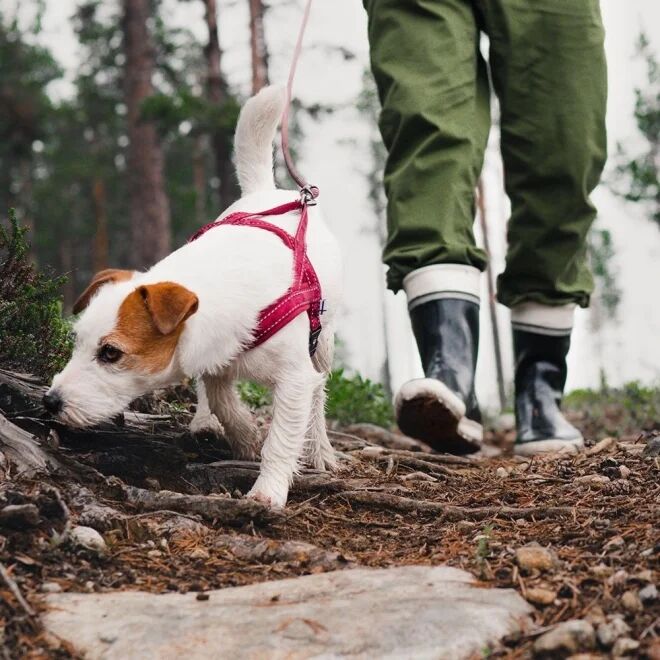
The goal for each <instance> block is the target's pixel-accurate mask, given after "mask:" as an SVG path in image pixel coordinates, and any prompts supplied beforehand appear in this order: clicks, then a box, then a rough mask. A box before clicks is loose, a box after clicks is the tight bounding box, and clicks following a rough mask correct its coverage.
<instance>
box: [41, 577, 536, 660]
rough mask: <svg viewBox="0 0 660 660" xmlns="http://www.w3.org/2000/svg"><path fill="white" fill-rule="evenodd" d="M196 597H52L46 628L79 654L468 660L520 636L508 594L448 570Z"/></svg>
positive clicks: (269, 585) (521, 615)
mask: <svg viewBox="0 0 660 660" xmlns="http://www.w3.org/2000/svg"><path fill="white" fill-rule="evenodd" d="M208 595H209V598H208V600H202V601H200V600H197V598H196V594H194V593H190V594H172V593H168V594H149V593H144V592H136V591H134V592H108V593H102V594H74V593H64V594H50V595H48V597H47V602H48V605H49V611H48V612H47V613H46V615H45V616H44V622H45V625H46V628H47V630H48V631H49V632H50V633H52V634H55V635H57V636H59V637H61V638H63V639H65V640H68V641H69V642H71V643H72V644H73V645H74V646H75V647H77V649H78V650H79V651H81V652H82V653H83V654H84V655H85V657H86V658H89V659H92V660H93V659H94V658H103V659H104V660H113V659H116V660H119V659H121V660H130V659H131V658H140V660H149V659H154V660H155V659H156V658H158V660H168V659H172V660H173V659H174V658H182V657H185V658H186V660H195V659H202V658H217V657H227V658H263V657H267V658H275V659H280V658H282V659H283V658H287V659H293V660H296V659H300V658H324V659H330V658H344V657H351V658H373V657H378V658H392V659H393V658H401V657H409V658H413V657H414V658H434V659H438V658H448V659H449V658H452V659H455V658H467V657H470V656H472V655H473V654H478V655H480V654H481V653H482V651H483V650H484V649H485V648H488V647H493V646H495V645H497V643H498V641H499V640H500V639H501V638H502V637H504V636H505V635H509V634H513V633H518V632H520V631H524V630H527V629H528V628H529V627H530V626H531V623H530V620H529V614H530V612H531V611H532V608H531V607H530V606H529V605H528V604H527V603H526V602H525V601H524V600H523V599H522V598H521V597H520V596H519V595H518V594H517V593H516V592H515V591H513V590H511V589H485V588H482V587H479V586H477V585H476V584H475V583H474V579H473V578H472V576H471V575H470V574H469V573H466V572H464V571H461V570H458V569H455V568H449V567H444V566H440V567H426V566H406V567H401V568H391V569H353V570H346V571H337V572H332V573H322V574H318V575H308V576H304V577H299V578H292V579H287V580H280V581H276V582H266V583H261V584H254V585H249V586H245V587H232V588H228V589H221V590H218V591H211V592H208Z"/></svg>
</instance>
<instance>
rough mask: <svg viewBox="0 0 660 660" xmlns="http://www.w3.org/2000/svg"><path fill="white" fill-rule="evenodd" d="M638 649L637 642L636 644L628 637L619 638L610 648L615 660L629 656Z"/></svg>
mask: <svg viewBox="0 0 660 660" xmlns="http://www.w3.org/2000/svg"><path fill="white" fill-rule="evenodd" d="M638 648H639V642H636V641H635V640H634V639H630V637H621V638H619V639H617V640H616V642H615V643H614V646H613V647H612V655H613V656H614V657H615V658H620V657H622V656H626V655H630V654H631V653H633V652H634V651H636V650H637V649H638Z"/></svg>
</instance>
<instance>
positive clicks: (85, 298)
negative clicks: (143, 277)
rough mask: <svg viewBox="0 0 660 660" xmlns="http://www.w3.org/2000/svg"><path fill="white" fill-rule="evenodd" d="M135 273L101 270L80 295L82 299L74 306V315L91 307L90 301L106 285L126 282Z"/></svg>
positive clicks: (130, 271) (112, 269)
mask: <svg viewBox="0 0 660 660" xmlns="http://www.w3.org/2000/svg"><path fill="white" fill-rule="evenodd" d="M133 274H134V271H132V270H120V269H118V268H108V269H106V270H100V271H99V272H98V273H96V275H94V277H93V278H92V281H91V282H90V283H89V286H88V287H87V288H86V289H85V290H84V291H83V292H82V293H81V294H80V297H79V298H78V300H76V302H75V303H74V305H73V313H74V314H80V312H82V311H83V309H85V307H87V305H89V301H90V300H91V299H92V297H93V296H94V294H95V293H96V292H97V291H98V290H99V289H100V288H101V287H102V286H103V285H104V284H108V283H109V282H124V281H126V280H130V279H131V278H132V277H133Z"/></svg>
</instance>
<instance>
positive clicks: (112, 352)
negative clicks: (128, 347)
mask: <svg viewBox="0 0 660 660" xmlns="http://www.w3.org/2000/svg"><path fill="white" fill-rule="evenodd" d="M122 355H123V353H122V351H120V350H119V349H118V348H117V347H116V346H112V344H103V346H101V348H99V352H98V353H97V355H96V357H97V358H98V359H99V362H105V363H106V364H112V363H114V362H117V360H119V358H120V357H121V356H122Z"/></svg>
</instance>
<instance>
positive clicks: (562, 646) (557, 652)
mask: <svg viewBox="0 0 660 660" xmlns="http://www.w3.org/2000/svg"><path fill="white" fill-rule="evenodd" d="M595 647H596V634H595V633H594V627H593V626H592V625H591V624H590V623H589V622H588V621H582V620H580V619H573V620H572V621H564V622H563V623H560V624H559V625H557V626H556V627H555V628H553V629H552V630H551V631H549V632H547V633H545V634H544V635H541V636H540V637H539V638H538V639H537V640H536V641H535V642H534V656H535V657H537V658H560V657H565V656H567V655H572V654H573V653H578V652H579V651H591V650H592V649H594V648H595Z"/></svg>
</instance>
